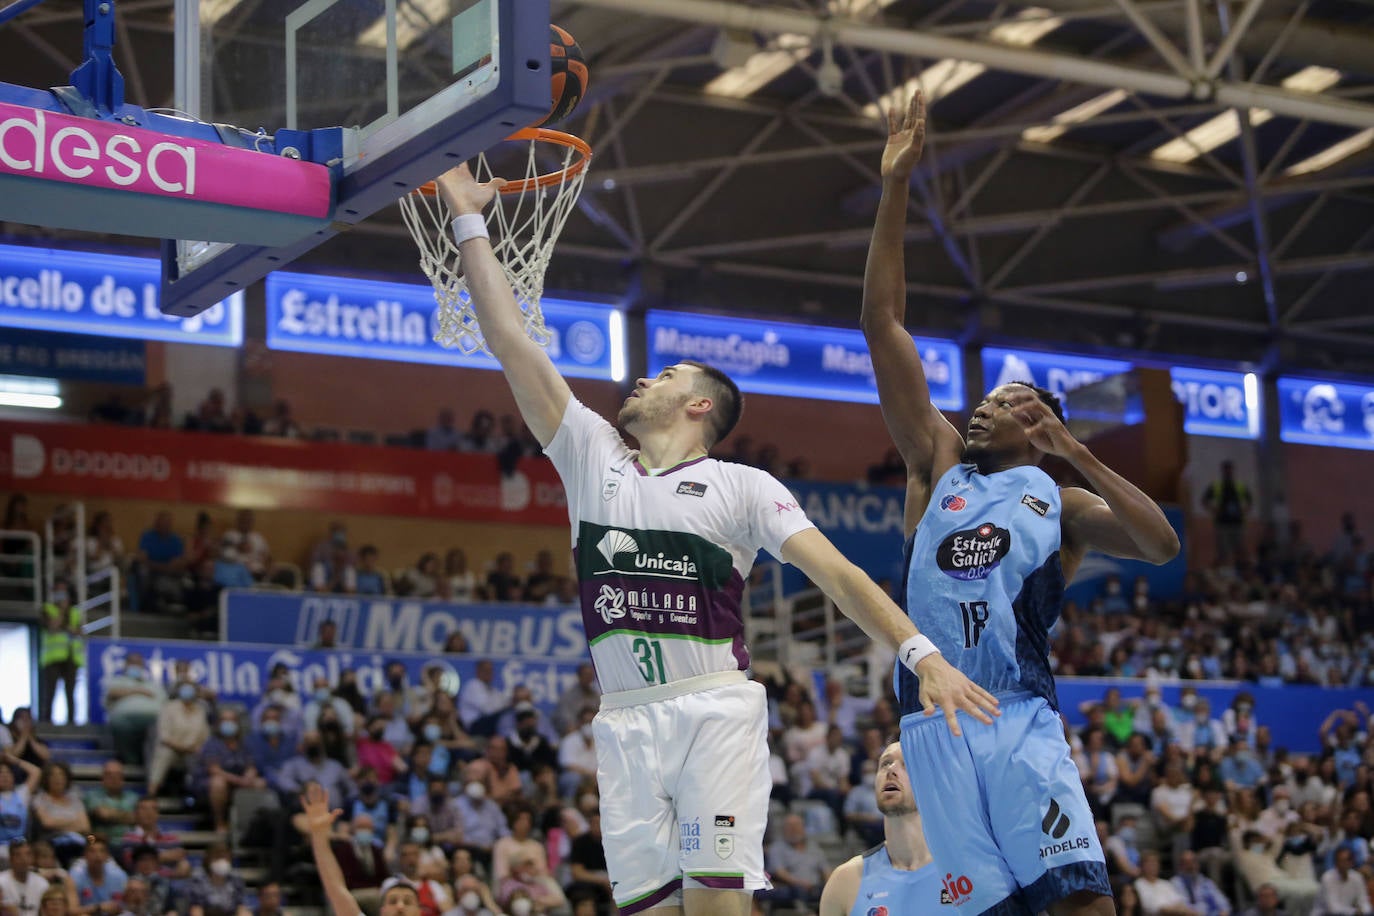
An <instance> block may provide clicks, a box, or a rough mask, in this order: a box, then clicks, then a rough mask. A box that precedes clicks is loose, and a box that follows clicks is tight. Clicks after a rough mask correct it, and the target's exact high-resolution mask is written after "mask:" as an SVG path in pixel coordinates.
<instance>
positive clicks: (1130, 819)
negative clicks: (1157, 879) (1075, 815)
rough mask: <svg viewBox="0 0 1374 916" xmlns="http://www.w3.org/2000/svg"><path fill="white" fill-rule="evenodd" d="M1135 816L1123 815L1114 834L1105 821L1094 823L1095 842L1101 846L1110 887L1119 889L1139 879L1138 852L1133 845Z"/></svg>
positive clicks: (1100, 819)
mask: <svg viewBox="0 0 1374 916" xmlns="http://www.w3.org/2000/svg"><path fill="white" fill-rule="evenodd" d="M1135 824H1136V819H1135V815H1124V816H1123V817H1122V818H1121V826H1120V827H1119V828H1118V829H1117V831H1116V832H1115V833H1112V832H1111V831H1110V828H1109V826H1108V824H1107V821H1106V820H1104V819H1102V818H1098V819H1097V821H1096V824H1095V825H1096V827H1097V841H1098V842H1099V843H1100V844H1101V845H1102V855H1103V858H1104V859H1106V861H1107V878H1108V880H1110V881H1111V883H1112V887H1114V888H1120V887H1121V886H1122V884H1129V883H1130V882H1132V881H1134V880H1135V879H1136V878H1139V877H1140V850H1139V849H1137V848H1136V845H1135V836H1136V834H1135Z"/></svg>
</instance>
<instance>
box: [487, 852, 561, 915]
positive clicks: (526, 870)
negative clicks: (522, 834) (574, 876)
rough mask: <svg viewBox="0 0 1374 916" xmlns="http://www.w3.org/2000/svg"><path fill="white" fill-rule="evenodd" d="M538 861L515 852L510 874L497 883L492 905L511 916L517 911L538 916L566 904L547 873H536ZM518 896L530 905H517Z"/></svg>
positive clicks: (533, 857) (559, 889)
mask: <svg viewBox="0 0 1374 916" xmlns="http://www.w3.org/2000/svg"><path fill="white" fill-rule="evenodd" d="M539 858H540V856H535V855H531V854H529V853H525V852H518V853H516V854H515V856H514V858H513V859H512V860H511V870H510V874H508V875H507V876H506V877H505V879H504V880H502V881H501V882H500V885H499V889H498V890H497V893H496V902H497V903H499V904H501V905H502V906H504V907H505V908H506V909H508V910H509V911H510V912H511V914H512V916H514V914H516V913H520V912H524V913H525V914H526V916H528V914H531V913H537V914H541V916H542V914H545V913H549V912H551V911H552V910H555V909H558V908H559V907H562V906H566V905H567V903H568V899H567V898H566V897H564V896H563V890H562V888H560V887H559V886H558V883H557V882H555V881H554V880H553V878H551V877H549V875H548V874H547V872H543V873H541V872H540V870H539V865H538V859H539ZM522 897H523V898H524V899H525V900H527V901H528V902H529V903H530V906H529V907H522V906H520V903H521V898H522Z"/></svg>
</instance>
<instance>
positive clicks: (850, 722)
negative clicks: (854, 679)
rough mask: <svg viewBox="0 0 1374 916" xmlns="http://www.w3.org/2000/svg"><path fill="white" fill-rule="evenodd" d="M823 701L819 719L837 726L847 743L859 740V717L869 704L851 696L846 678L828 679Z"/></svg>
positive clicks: (828, 677) (829, 677) (830, 677)
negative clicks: (845, 681) (846, 685)
mask: <svg viewBox="0 0 1374 916" xmlns="http://www.w3.org/2000/svg"><path fill="white" fill-rule="evenodd" d="M823 699H824V702H823V703H822V704H821V705H820V708H819V710H818V716H817V717H818V718H819V719H820V720H821V721H823V722H824V723H825V724H826V725H834V726H837V727H838V728H839V729H840V733H841V734H842V735H843V736H844V738H845V740H846V741H850V740H852V739H855V738H857V737H858V735H859V716H861V715H862V714H863V713H864V712H865V711H866V708H867V704H865V703H864V701H863V700H861V699H859V698H858V697H856V696H851V695H850V693H849V690H848V689H846V687H845V683H844V678H841V677H832V676H827V677H826V679H825V696H824V698H823Z"/></svg>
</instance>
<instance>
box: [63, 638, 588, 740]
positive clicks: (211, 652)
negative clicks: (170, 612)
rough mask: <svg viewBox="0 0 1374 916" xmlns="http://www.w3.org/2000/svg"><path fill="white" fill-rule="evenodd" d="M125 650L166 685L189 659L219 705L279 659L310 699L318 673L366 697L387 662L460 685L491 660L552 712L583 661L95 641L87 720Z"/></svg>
mask: <svg viewBox="0 0 1374 916" xmlns="http://www.w3.org/2000/svg"><path fill="white" fill-rule="evenodd" d="M130 652H137V653H138V654H139V655H142V656H143V663H144V665H145V666H146V667H147V669H148V671H149V673H150V676H151V677H152V679H153V681H154V682H156V683H158V684H161V685H164V686H165V685H170V683H171V681H172V677H173V671H174V669H175V662H177V661H186V662H189V663H190V676H191V680H193V681H195V682H196V683H198V684H201V685H203V686H205V687H208V688H210V689H211V690H213V691H215V694H216V697H217V698H218V700H219V702H221V703H241V704H243V705H244V706H247V707H248V708H250V709H251V708H252V707H254V706H256V705H257V703H258V701H259V700H260V699H261V698H262V695H263V692H264V691H265V690H266V688H267V679H268V677H269V675H270V674H271V673H272V668H273V667H274V666H276V665H277V664H284V665H286V667H287V669H288V670H289V671H290V677H291V686H292V688H293V689H294V691H295V693H296V695H297V696H300V697H305V698H308V697H309V696H310V691H311V689H312V688H313V686H314V681H315V678H316V677H319V676H321V675H323V676H324V677H325V678H327V679H328V680H329V683H331V684H338V683H339V676H340V675H341V674H342V673H343V672H345V671H352V672H354V674H356V675H357V678H358V689H359V690H360V691H361V692H362V694H363V695H364V696H371V695H372V694H373V693H375V692H376V691H378V690H381V689H383V687H384V685H385V683H386V670H385V669H386V665H387V664H388V663H390V662H401V663H402V664H403V665H405V666H406V679H407V680H408V682H409V683H411V684H418V683H420V678H421V677H422V676H423V675H424V672H425V669H427V668H431V667H434V666H436V665H437V666H438V667H439V668H440V669H441V670H442V671H443V679H444V685H445V686H446V687H447V688H449V689H451V690H455V691H456V690H459V689H461V687H462V685H463V684H464V683H466V682H467V680H468V678H471V677H474V676H475V672H476V668H477V662H478V661H479V660H482V659H483V658H486V659H489V660H490V661H491V662H492V665H493V667H494V668H495V669H496V672H495V673H496V679H495V683H496V686H497V687H498V688H500V689H501V690H503V691H505V692H506V693H509V692H510V691H511V690H512V689H513V688H515V687H518V686H521V685H523V686H526V687H529V688H530V692H531V693H532V694H533V697H534V704H535V705H536V706H537V707H539V709H540V710H541V711H542V712H543V713H544V715H546V716H547V715H550V714H552V712H553V708H554V706H555V705H556V704H557V702H558V697H559V696H560V695H561V694H562V693H563V691H564V690H566V689H568V688H570V687H571V686H572V685H573V684H575V683H576V682H577V666H578V665H580V664H581V663H582V662H583V661H584V660H585V659H584V658H566V659H564V658H560V659H552V658H525V657H518V656H497V657H493V656H490V655H488V656H482V655H479V654H477V653H470V654H467V655H433V654H424V655H420V654H415V653H406V652H368V651H359V650H350V649H297V648H293V647H282V646H262V645H250V644H248V643H203V642H179V641H177V640H165V639H157V640H154V639H92V640H91V641H90V652H89V658H90V668H89V670H88V673H87V676H88V677H89V678H90V682H89V683H88V685H87V689H88V691H89V696H90V697H91V699H92V702H91V704H90V713H91V721H92V722H96V723H99V722H103V721H104V717H105V704H104V703H101V702H96V700H97V699H98V698H99V697H101V696H102V695H103V694H104V685H105V683H106V680H107V679H108V678H110V677H113V676H115V675H117V674H119V673H120V672H121V671H122V670H123V669H124V662H125V659H127V658H128V656H129V653H130Z"/></svg>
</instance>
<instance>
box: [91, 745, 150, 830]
mask: <svg viewBox="0 0 1374 916" xmlns="http://www.w3.org/2000/svg"><path fill="white" fill-rule="evenodd" d="M84 801H85V804H86V814H87V816H88V817H89V818H90V820H91V828H92V830H93V831H94V833H95V835H96V836H99V837H103V838H104V839H106V840H107V841H109V842H111V843H119V842H121V841H122V840H123V839H124V834H125V833H127V832H128V830H129V827H130V826H132V825H133V822H134V805H135V804H137V803H138V795H137V794H135V793H134V792H132V791H130V790H129V789H128V788H126V787H125V785H124V764H122V763H120V762H119V761H118V760H106V761H105V763H104V764H103V765H102V766H101V768H100V786H99V787H97V788H94V789H88V790H87V791H86V797H85V799H84Z"/></svg>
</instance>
